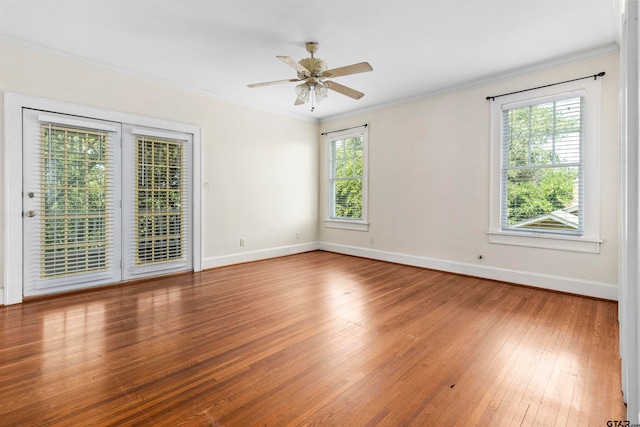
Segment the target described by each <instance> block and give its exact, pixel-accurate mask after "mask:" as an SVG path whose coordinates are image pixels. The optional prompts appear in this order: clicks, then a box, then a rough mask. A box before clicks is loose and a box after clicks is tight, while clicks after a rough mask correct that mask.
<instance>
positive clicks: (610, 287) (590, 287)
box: [318, 242, 618, 301]
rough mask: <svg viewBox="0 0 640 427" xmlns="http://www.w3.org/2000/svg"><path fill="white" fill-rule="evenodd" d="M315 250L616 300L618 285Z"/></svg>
mask: <svg viewBox="0 0 640 427" xmlns="http://www.w3.org/2000/svg"><path fill="white" fill-rule="evenodd" d="M318 249H320V250H323V251H327V252H335V253H340V254H345V255H354V256H359V257H363V258H370V259H375V260H379V261H388V262H394V263H398V264H405V265H411V266H414V267H422V268H429V269H433V270H440V271H447V272H450V273H458V274H465V275H468V276H475V277H481V278H484V279H492V280H499V281H503V282H509V283H515V284H519V285H526V286H533V287H536V288H542V289H549V290H553V291H558V292H566V293H571V294H577V295H583V296H588V297H593V298H602V299H607V300H613V301H617V300H618V286H617V285H615V284H612V283H606V282H597V281H593V280H586V279H579V278H575V277H567V276H556V275H551V274H542V273H533V272H527V271H518V270H510V269H506V268H499V267H489V266H484V265H475V264H468V263H462V262H457V261H449V260H443V259H437V258H428V257H422V256H417V255H408V254H403V253H398V252H386V251H380V250H375V249H365V248H361V247H357V246H347V245H339V244H335V243H326V242H320V243H319V244H318Z"/></svg>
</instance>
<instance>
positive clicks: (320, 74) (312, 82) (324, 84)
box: [248, 42, 373, 111]
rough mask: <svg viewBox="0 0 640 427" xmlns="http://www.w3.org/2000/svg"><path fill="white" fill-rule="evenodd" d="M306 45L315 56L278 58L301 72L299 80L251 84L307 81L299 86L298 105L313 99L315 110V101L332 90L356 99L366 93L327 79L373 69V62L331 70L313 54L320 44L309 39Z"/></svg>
mask: <svg viewBox="0 0 640 427" xmlns="http://www.w3.org/2000/svg"><path fill="white" fill-rule="evenodd" d="M305 46H306V48H307V52H309V53H310V54H311V57H310V58H304V59H301V60H300V61H299V62H296V61H295V60H294V59H293V58H291V57H289V56H277V58H278V59H280V60H281V61H282V62H284V63H285V64H287V65H289V66H291V67H293V68H294V69H295V70H296V71H297V73H298V78H297V79H285V80H275V81H272V82H264V83H254V84H250V85H248V86H249V87H250V88H253V87H260V86H269V85H274V84H279V83H291V82H303V83H301V84H299V85H297V86H296V88H295V89H296V100H295V102H294V105H302V104H305V103H307V102H309V100H311V111H313V110H314V109H315V101H317V102H322V101H324V100H325V99H327V96H328V89H331V90H333V91H336V92H338V93H341V94H343V95H346V96H348V97H350V98H353V99H360V98H362V97H363V96H364V93H362V92H359V91H357V90H355V89H351V88H350V87H347V86H343V85H341V84H339V83H336V82H333V81H331V80H326V79H327V78H333V77H341V76H348V75H350V74H357V73H365V72H367V71H372V70H373V68H371V65H369V63H368V62H360V63H358V64H352V65H347V66H345V67H340V68H334V69H332V70H327V63H326V62H325V61H323V60H322V59H320V58H315V57H314V56H313V54H314V53H316V51H317V50H318V43H316V42H307V43H306V44H305Z"/></svg>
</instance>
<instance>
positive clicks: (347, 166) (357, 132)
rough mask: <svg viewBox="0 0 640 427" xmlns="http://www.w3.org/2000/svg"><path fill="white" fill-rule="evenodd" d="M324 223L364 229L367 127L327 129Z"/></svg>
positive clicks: (365, 214) (337, 226) (365, 219)
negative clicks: (326, 192) (326, 189)
mask: <svg viewBox="0 0 640 427" xmlns="http://www.w3.org/2000/svg"><path fill="white" fill-rule="evenodd" d="M327 141H328V151H329V152H328V156H329V188H328V194H329V202H328V206H329V218H328V219H327V220H325V225H326V226H327V227H335V228H345V229H351V230H361V231H366V230H367V228H368V223H367V128H366V126H362V127H358V128H356V129H350V130H349V131H342V132H330V133H329V134H328V136H327Z"/></svg>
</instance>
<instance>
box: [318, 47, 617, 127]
mask: <svg viewBox="0 0 640 427" xmlns="http://www.w3.org/2000/svg"><path fill="white" fill-rule="evenodd" d="M619 52H620V47H619V46H618V44H617V43H611V44H608V45H605V46H600V47H597V48H594V49H589V50H584V51H580V52H575V53H573V54H570V55H565V56H562V57H556V58H552V59H549V60H546V61H541V62H536V63H533V64H529V65H526V66H523V67H517V68H513V69H510V70H507V71H504V72H500V73H495V74H490V75H487V76H484V77H481V78H478V79H473V80H469V81H466V82H464V83H461V84H456V85H453V86H448V87H446V88H442V89H437V90H434V91H431V92H427V93H423V94H421V95H418V96H415V97H412V98H405V99H400V100H397V101H393V102H387V103H384V104H380V105H376V106H373V107H368V108H362V109H359V110H353V111H350V112H348V113H344V114H337V115H334V116H329V117H324V118H322V119H320V124H323V123H327V122H331V121H335V120H341V119H346V118H350V117H355V116H360V115H362V114H368V113H374V112H378V111H382V110H387V109H389V108H394V107H399V106H402V105H408V104H413V103H416V102H420V101H423V100H425V99H429V98H434V97H436V96H440V95H445V94H448V93H454V92H460V91H463V90H469V89H474V88H478V87H481V86H485V85H489V84H492V83H496V82H500V81H503V80H507V79H512V78H516V77H520V76H524V75H526V74H530V73H533V72H537V71H544V70H547V69H549V68H555V67H559V66H561V65H565V64H571V63H575V62H580V61H585V60H587V59H592V58H598V57H602V56H608V55H613V54H615V53H619Z"/></svg>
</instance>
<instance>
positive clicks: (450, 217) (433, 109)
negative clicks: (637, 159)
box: [320, 54, 619, 299]
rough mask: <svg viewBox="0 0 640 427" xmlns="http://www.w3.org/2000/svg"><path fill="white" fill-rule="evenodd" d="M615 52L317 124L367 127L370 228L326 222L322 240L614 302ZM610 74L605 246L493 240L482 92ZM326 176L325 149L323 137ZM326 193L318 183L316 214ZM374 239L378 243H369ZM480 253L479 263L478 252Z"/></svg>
mask: <svg viewBox="0 0 640 427" xmlns="http://www.w3.org/2000/svg"><path fill="white" fill-rule="evenodd" d="M618 69H619V64H618V55H617V54H610V55H607V56H602V57H598V58H591V59H588V60H583V61H581V62H578V63H573V64H570V65H563V66H556V67H553V68H548V69H545V70H543V71H537V72H533V73H530V74H526V75H521V76H519V77H517V78H510V79H504V80H502V81H499V82H495V83H491V84H485V85H481V86H476V87H474V88H471V89H466V90H459V91H452V92H449V93H446V94H442V95H439V96H433V97H429V98H425V99H422V100H418V101H415V102H412V103H408V104H404V105H398V106H395V107H390V108H386V109H381V110H376V111H371V112H367V113H363V114H359V115H353V116H349V117H345V118H341V119H332V120H326V121H323V122H322V123H321V126H320V128H321V131H322V132H325V131H331V130H334V129H341V128H345V127H349V126H356V125H360V124H364V123H368V124H369V220H370V223H371V225H370V227H369V231H368V232H360V231H345V230H338V229H333V228H324V227H322V225H321V226H320V239H321V241H322V242H323V247H324V248H326V249H330V250H336V251H338V252H344V253H352V254H357V255H363V256H371V257H374V258H379V259H386V260H390V261H398V262H406V263H409V264H414V265H421V266H425V267H433V268H440V269H444V270H449V271H456V272H460V273H465V274H472V275H478V276H483V277H491V278H495V279H504V280H509V281H514V282H518V283H524V284H530V285H535V286H542V287H547V288H551V289H557V290H562V291H569V292H578V293H585V294H587V295H592V296H598V297H604V298H611V299H617V281H618V258H617V256H618V188H619V187H618V171H619V169H618V168H619V160H618V159H619V149H618V147H619V144H618ZM600 71H605V72H606V76H605V77H604V78H603V79H602V114H601V133H600V142H601V146H600V147H601V157H600V179H601V194H600V202H601V237H602V239H604V244H603V245H602V246H601V253H600V254H597V255H594V254H584V253H577V252H566V251H557V250H547V249H534V248H524V247H516V246H506V245H498V244H489V243H488V241H487V235H486V231H487V229H488V225H489V152H490V146H489V143H490V116H489V112H490V102H489V101H487V100H486V99H485V98H486V97H487V96H489V95H497V94H500V93H505V92H512V91H516V90H521V89H526V88H530V87H535V86H540V85H544V84H548V83H553V82H557V81H563V80H569V79H573V78H576V77H582V76H588V75H593V74H596V73H598V72H600ZM320 157H321V165H322V166H321V169H320V177H321V180H322V182H324V181H325V180H326V178H327V167H326V151H325V149H324V147H323V144H320ZM326 198H327V193H326V189H325V188H324V186H321V199H320V200H321V202H320V209H321V211H320V216H321V219H322V218H323V217H326V209H327V206H326V202H325V201H326ZM370 237H374V243H373V244H371V243H370ZM479 255H482V256H483V258H482V260H479V259H478V256H479Z"/></svg>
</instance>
